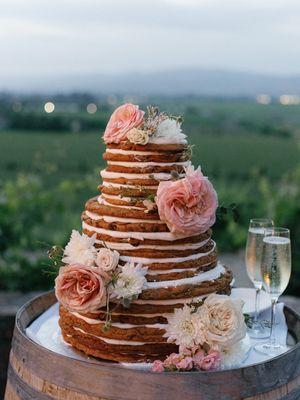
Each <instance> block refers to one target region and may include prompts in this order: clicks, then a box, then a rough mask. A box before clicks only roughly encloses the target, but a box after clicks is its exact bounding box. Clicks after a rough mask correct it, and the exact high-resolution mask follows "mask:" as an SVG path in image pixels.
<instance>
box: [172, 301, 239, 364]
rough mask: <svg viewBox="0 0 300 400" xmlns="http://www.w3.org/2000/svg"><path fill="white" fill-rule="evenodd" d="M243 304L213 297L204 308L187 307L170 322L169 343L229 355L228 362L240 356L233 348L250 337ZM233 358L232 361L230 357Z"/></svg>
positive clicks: (205, 303)
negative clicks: (231, 355)
mask: <svg viewBox="0 0 300 400" xmlns="http://www.w3.org/2000/svg"><path fill="white" fill-rule="evenodd" d="M242 308H243V302H242V301H239V300H238V299H231V298H230V297H229V296H225V295H217V294H211V295H209V296H208V297H207V298H206V299H205V300H204V302H203V303H202V304H201V305H193V304H190V305H185V306H184V307H183V308H181V309H176V310H175V311H174V313H173V314H172V315H171V316H170V317H169V318H168V324H167V327H166V333H165V335H164V336H165V337H166V338H168V342H171V343H176V344H177V345H179V346H182V347H185V348H189V349H195V348H197V346H198V347H199V346H200V347H201V346H203V345H207V346H209V348H210V349H212V350H217V351H219V352H222V351H223V352H224V356H225V355H226V354H227V355H228V357H227V359H228V362H232V358H233V359H235V358H236V355H235V353H233V347H234V346H236V345H237V344H238V343H240V342H241V341H242V340H243V339H244V338H245V335H246V325H245V321H244V316H243V313H242ZM231 353H232V354H233V357H232V358H231V360H229V355H230V354H231Z"/></svg>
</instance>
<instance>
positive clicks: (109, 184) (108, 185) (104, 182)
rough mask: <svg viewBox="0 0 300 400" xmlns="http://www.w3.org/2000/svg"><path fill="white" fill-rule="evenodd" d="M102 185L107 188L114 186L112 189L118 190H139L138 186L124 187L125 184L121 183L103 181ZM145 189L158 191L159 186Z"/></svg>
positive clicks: (145, 186)
mask: <svg viewBox="0 0 300 400" xmlns="http://www.w3.org/2000/svg"><path fill="white" fill-rule="evenodd" d="M102 185H103V186H105V187H110V186H112V187H117V188H123V187H125V188H130V189H138V187H137V186H136V185H124V184H121V183H114V182H106V181H103V183H102ZM143 188H145V189H157V188H158V185H153V186H148V185H143Z"/></svg>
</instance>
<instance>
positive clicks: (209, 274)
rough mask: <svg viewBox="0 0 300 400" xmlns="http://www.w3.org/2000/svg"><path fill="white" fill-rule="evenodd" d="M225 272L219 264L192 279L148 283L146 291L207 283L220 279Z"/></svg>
mask: <svg viewBox="0 0 300 400" xmlns="http://www.w3.org/2000/svg"><path fill="white" fill-rule="evenodd" d="M224 272H225V268H224V267H223V265H222V264H218V265H217V266H216V267H215V268H213V269H211V270H209V271H206V272H202V273H200V274H199V275H195V276H193V277H192V278H184V279H176V280H174V281H161V282H147V285H146V289H161V288H168V287H178V286H182V285H193V284H198V283H201V282H205V281H213V280H215V279H218V278H219V277H220V276H221V275H222V274H223V273H224Z"/></svg>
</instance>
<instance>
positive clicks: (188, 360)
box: [175, 357, 193, 371]
mask: <svg viewBox="0 0 300 400" xmlns="http://www.w3.org/2000/svg"><path fill="white" fill-rule="evenodd" d="M175 366H176V368H177V369H180V370H184V371H188V370H191V369H192V368H193V359H192V357H185V358H183V359H182V360H181V361H179V362H178V363H176V364H175Z"/></svg>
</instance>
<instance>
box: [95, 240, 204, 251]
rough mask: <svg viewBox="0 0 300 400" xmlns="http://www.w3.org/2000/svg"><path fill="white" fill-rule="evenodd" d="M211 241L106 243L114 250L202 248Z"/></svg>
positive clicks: (99, 241) (98, 241) (100, 241)
mask: <svg viewBox="0 0 300 400" xmlns="http://www.w3.org/2000/svg"><path fill="white" fill-rule="evenodd" d="M209 241H210V238H208V239H206V240H203V241H202V242H198V243H184V244H170V245H160V244H140V245H138V246H133V245H132V244H130V243H119V242H108V241H105V245H106V246H107V247H108V248H109V249H113V250H142V249H150V250H194V249H198V248H201V247H203V246H205V245H206V244H207V242H209ZM102 242H103V240H96V243H102Z"/></svg>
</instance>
